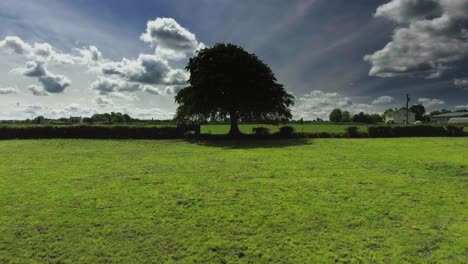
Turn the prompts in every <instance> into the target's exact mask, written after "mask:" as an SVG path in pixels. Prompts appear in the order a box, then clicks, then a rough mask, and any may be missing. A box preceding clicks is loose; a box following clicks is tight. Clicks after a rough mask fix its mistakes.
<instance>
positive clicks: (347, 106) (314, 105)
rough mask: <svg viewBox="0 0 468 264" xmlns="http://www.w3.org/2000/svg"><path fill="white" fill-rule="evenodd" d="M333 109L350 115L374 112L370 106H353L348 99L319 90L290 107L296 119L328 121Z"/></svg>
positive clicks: (299, 99) (308, 94)
mask: <svg viewBox="0 0 468 264" xmlns="http://www.w3.org/2000/svg"><path fill="white" fill-rule="evenodd" d="M335 108H340V109H341V110H343V111H349V112H350V113H351V114H357V113H359V112H366V113H370V112H375V111H374V110H373V107H372V105H369V104H353V102H352V100H351V99H350V98H349V97H346V96H341V95H339V94H338V93H326V92H322V91H320V90H314V91H311V92H310V93H307V94H305V95H304V96H302V97H300V98H296V104H295V105H294V106H293V107H292V111H293V115H294V116H295V117H296V118H302V117H303V118H305V119H315V118H317V117H319V118H321V119H328V116H329V115H330V113H331V111H332V110H333V109H335Z"/></svg>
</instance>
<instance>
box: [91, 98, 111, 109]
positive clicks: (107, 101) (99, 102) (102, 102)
mask: <svg viewBox="0 0 468 264" xmlns="http://www.w3.org/2000/svg"><path fill="white" fill-rule="evenodd" d="M94 102H95V103H96V104H97V105H98V106H99V107H106V106H115V104H114V102H112V100H110V99H109V98H105V97H97V98H95V99H94Z"/></svg>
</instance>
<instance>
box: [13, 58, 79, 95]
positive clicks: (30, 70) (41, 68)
mask: <svg viewBox="0 0 468 264" xmlns="http://www.w3.org/2000/svg"><path fill="white" fill-rule="evenodd" d="M13 72H16V73H20V74H23V75H24V76H28V77H36V78H38V80H39V82H41V83H42V85H43V89H44V90H45V91H47V92H49V93H61V92H63V91H64V90H65V88H67V87H68V86H70V85H71V84H72V82H71V80H70V79H68V78H67V77H66V76H64V75H55V74H52V73H50V72H49V71H48V70H47V69H46V64H45V63H44V62H41V61H28V62H27V63H26V67H25V68H17V69H14V70H13Z"/></svg>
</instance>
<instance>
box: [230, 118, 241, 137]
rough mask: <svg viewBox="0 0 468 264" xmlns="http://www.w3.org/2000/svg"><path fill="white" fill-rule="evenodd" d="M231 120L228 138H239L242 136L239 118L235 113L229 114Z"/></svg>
mask: <svg viewBox="0 0 468 264" xmlns="http://www.w3.org/2000/svg"><path fill="white" fill-rule="evenodd" d="M229 116H230V119H231V128H230V129H229V133H228V136H230V137H238V136H239V135H240V130H239V123H238V119H239V118H238V117H237V115H236V114H235V113H231V114H229Z"/></svg>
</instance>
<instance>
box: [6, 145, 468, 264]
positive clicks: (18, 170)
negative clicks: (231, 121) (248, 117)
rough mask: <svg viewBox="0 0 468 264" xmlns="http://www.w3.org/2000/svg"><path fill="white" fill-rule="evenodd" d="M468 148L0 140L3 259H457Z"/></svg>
mask: <svg viewBox="0 0 468 264" xmlns="http://www.w3.org/2000/svg"><path fill="white" fill-rule="evenodd" d="M467 150H468V139H467V138H400V139H317V140H289V141H244V142H242V143H236V142H229V141H216V142H211V143H188V142H184V141H178V140H173V141H165V140H159V141H158V140H155V141H145V140H10V141H0V186H1V187H0V188H1V191H0V263H163V262H164V263H173V262H174V263H176V262H177V263H330V262H343V263H361V262H364V263H466V260H467V259H468V206H467V202H468V201H467V198H468V193H467V190H468V184H467V183H468V182H467V180H468V151H467Z"/></svg>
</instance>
